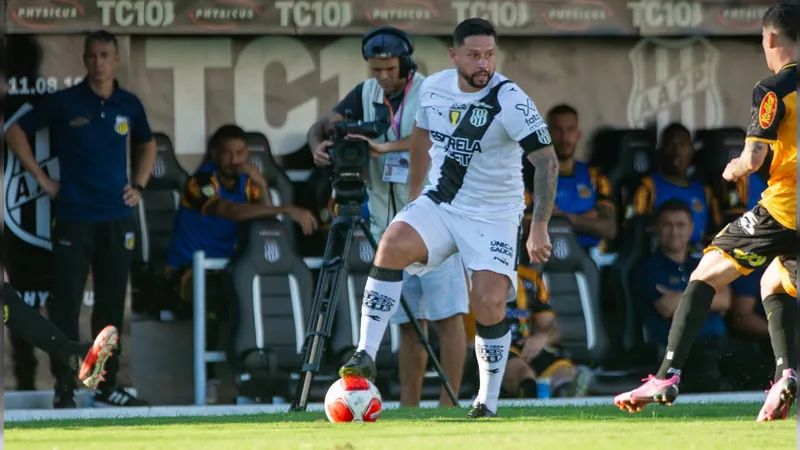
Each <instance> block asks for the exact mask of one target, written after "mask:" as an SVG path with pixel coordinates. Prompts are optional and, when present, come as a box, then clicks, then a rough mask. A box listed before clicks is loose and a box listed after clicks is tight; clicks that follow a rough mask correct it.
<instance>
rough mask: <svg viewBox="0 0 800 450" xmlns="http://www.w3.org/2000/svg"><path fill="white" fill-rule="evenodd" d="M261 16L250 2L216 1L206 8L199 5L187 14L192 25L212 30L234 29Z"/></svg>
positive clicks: (246, 0)
mask: <svg viewBox="0 0 800 450" xmlns="http://www.w3.org/2000/svg"><path fill="white" fill-rule="evenodd" d="M262 14H263V12H262V11H261V9H260V8H259V7H258V5H257V4H256V3H255V2H253V1H250V0H241V1H236V2H231V1H225V0H217V1H214V2H212V3H211V4H209V5H206V6H203V4H202V3H201V5H200V6H196V7H194V8H192V9H191V10H189V12H188V16H189V20H191V21H192V23H194V24H195V25H197V26H198V27H201V28H206V29H212V30H226V29H231V28H236V26H238V25H239V24H241V23H242V22H247V21H252V20H255V19H256V18H258V17H260V16H261V15H262Z"/></svg>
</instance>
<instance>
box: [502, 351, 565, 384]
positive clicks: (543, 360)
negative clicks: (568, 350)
mask: <svg viewBox="0 0 800 450" xmlns="http://www.w3.org/2000/svg"><path fill="white" fill-rule="evenodd" d="M521 353H522V349H520V348H519V347H516V346H511V349H510V351H509V352H508V360H509V361H510V360H512V359H514V358H519V357H520V356H519V355H520V354H521ZM530 366H531V369H533V371H534V372H535V373H536V377H537V378H547V377H549V376H550V375H552V374H553V372H555V371H556V370H558V369H560V368H561V367H573V364H572V361H570V360H568V359H565V358H563V357H562V356H561V355H560V354H559V353H558V351H557V350H556V351H553V350H551V349H544V350H542V351H541V352H539V355H538V356H537V357H536V358H534V359H533V361H531V363H530Z"/></svg>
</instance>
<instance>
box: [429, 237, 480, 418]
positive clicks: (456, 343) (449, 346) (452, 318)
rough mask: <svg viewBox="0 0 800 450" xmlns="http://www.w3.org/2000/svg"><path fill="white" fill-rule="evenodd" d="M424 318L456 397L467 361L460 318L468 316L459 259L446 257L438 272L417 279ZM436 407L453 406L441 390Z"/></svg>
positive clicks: (465, 284)
mask: <svg viewBox="0 0 800 450" xmlns="http://www.w3.org/2000/svg"><path fill="white" fill-rule="evenodd" d="M420 281H421V283H422V292H423V296H424V298H425V302H424V305H425V308H426V309H427V310H428V317H430V319H431V320H432V321H433V322H434V324H435V326H436V334H437V336H439V355H440V356H439V359H440V361H441V364H442V370H443V371H444V373H445V375H446V376H447V381H448V382H449V383H450V387H451V388H452V389H453V393H455V394H456V396H458V395H459V393H460V391H461V380H462V378H463V377H464V364H465V361H466V358H467V337H466V331H465V329H464V315H465V314H467V313H469V288H468V285H469V278H468V276H467V274H466V272H465V271H464V266H463V264H462V262H461V256H460V255H459V254H458V253H456V254H455V255H452V256H450V258H448V259H447V260H446V261H445V262H444V263H443V264H442V265H441V266H440V267H439V268H438V269H436V270H435V271H433V272H431V273H430V274H428V275H425V276H423V277H421V278H420ZM439 406H443V407H446V406H458V405H453V403H452V402H451V401H450V396H449V395H447V391H446V390H444V388H442V391H441V393H440V394H439Z"/></svg>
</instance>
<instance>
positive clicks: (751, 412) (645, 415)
mask: <svg viewBox="0 0 800 450" xmlns="http://www.w3.org/2000/svg"><path fill="white" fill-rule="evenodd" d="M760 406H761V405H760V404H756V403H753V404H747V403H745V404H706V405H703V404H699V405H698V404H691V405H680V404H678V405H675V406H672V407H666V406H649V407H647V408H645V410H644V411H643V412H641V413H638V414H633V415H631V414H629V413H626V412H623V411H620V410H618V409H617V408H616V407H614V406H586V407H570V406H561V407H527V408H501V409H500V415H501V417H500V418H498V419H482V420H479V421H478V422H483V423H491V422H495V421H498V420H499V421H503V422H537V421H542V422H559V421H576V420H581V421H623V420H627V421H630V420H634V421H649V420H654V419H659V420H669V421H703V420H714V421H754V420H755V417H756V414H758V410H759V408H760ZM466 413H467V409H466V408H445V409H400V410H389V411H386V412H384V414H383V417H382V418H381V420H380V421H379V422H378V423H377V424H375V426H380V425H381V424H382V423H383V424H385V423H391V422H419V421H425V422H428V423H431V422H433V423H437V422H438V423H448V422H466V421H467V420H468V419H466V418H465V416H466ZM794 416H795V414H792V416H791V417H790V419H789V420H794ZM264 424H271V425H274V426H275V427H283V426H286V427H290V428H292V429H294V430H297V429H298V428H319V427H326V426H337V425H333V424H329V423H328V421H327V419H326V418H325V415H324V414H323V413H321V412H304V413H286V414H258V415H246V416H245V415H242V416H221V417H190V416H184V417H153V418H124V419H115V418H108V419H75V420H49V421H31V422H21V423H20V422H15V423H6V424H5V429H6V430H7V431H13V430H24V429H47V428H58V429H62V430H67V429H68V430H80V429H84V428H95V427H150V428H152V427H164V426H179V425H189V426H203V425H211V426H213V425H264ZM300 424H306V426H304V425H300ZM338 426H341V425H338ZM345 426H347V425H345Z"/></svg>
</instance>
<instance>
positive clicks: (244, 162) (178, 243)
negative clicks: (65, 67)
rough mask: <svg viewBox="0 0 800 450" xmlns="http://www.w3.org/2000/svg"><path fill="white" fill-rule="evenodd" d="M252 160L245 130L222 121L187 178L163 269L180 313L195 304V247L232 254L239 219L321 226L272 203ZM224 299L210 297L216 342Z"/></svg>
mask: <svg viewBox="0 0 800 450" xmlns="http://www.w3.org/2000/svg"><path fill="white" fill-rule="evenodd" d="M249 161H250V152H249V151H248V149H247V144H246V134H245V132H244V130H242V129H241V128H240V127H238V126H235V125H224V126H222V127H220V128H219V129H218V130H217V131H216V132H214V134H213V135H212V137H211V139H210V141H209V148H208V153H207V155H206V162H204V163H203V164H202V165H201V166H200V168H199V169H198V170H197V172H196V173H195V174H194V175H192V176H191V177H189V179H188V180H187V181H186V185H185V186H184V189H183V193H182V195H181V200H180V207H179V208H178V214H177V215H176V217H175V224H174V226H173V234H172V240H171V242H170V246H169V249H168V250H167V267H166V270H165V274H164V275H165V286H166V293H167V295H169V297H170V299H175V300H176V301H175V302H174V303H175V306H176V307H177V309H178V311H179V312H182V311H183V310H185V309H187V308H191V305H192V300H193V297H192V255H193V254H194V252H196V251H198V250H203V251H204V252H206V256H207V257H209V258H230V257H231V256H232V255H233V253H234V250H235V249H236V244H237V242H238V238H239V224H240V223H241V222H246V221H249V220H254V219H260V218H264V217H277V216H278V215H279V214H287V215H288V216H289V217H291V218H292V220H294V221H295V222H297V223H299V224H300V226H301V227H302V229H303V232H304V233H305V234H307V235H308V234H311V233H312V232H314V230H316V228H317V220H316V218H315V217H314V216H313V215H312V214H311V213H310V212H309V211H307V210H305V209H302V208H298V207H296V206H288V205H286V206H273V205H272V203H271V200H270V196H269V187H268V185H267V181H266V180H265V179H264V177H263V176H262V175H261V173H259V171H258V168H257V167H256V166H254V165H253V164H250V162H249ZM218 280H219V279H218V278H216V277H215V276H214V274H211V275H210V277H209V289H210V290H213V289H217V288H219V286H220V285H219V283H217V282H216V281H218ZM220 298H221V296H220V295H209V296H208V300H209V302H208V316H207V320H208V327H207V339H208V341H207V342H208V343H209V344H210V345H212V346H213V345H214V343H216V342H217V339H218V335H217V333H218V328H217V325H218V322H219V321H220V320H224V319H225V317H226V316H227V314H228V309H227V307H226V306H225V305H224V304H222V303H221V302H220V301H219V299H220ZM209 369H210V370H211V369H213V365H209ZM212 373H213V372H209V374H212Z"/></svg>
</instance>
